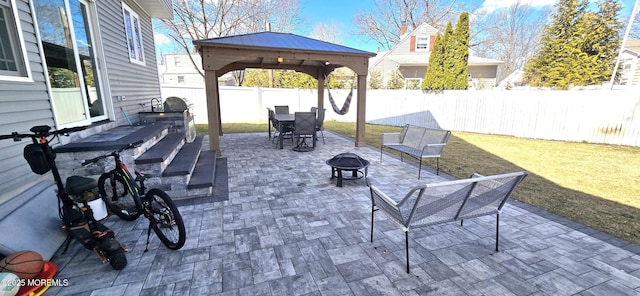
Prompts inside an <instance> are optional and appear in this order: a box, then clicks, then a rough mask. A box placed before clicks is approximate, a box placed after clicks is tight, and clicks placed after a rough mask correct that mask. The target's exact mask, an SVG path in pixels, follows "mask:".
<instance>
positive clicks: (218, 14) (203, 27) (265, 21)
mask: <svg viewBox="0 0 640 296" xmlns="http://www.w3.org/2000/svg"><path fill="white" fill-rule="evenodd" d="M173 11H174V18H173V19H172V20H161V22H159V23H157V26H156V32H159V33H161V34H165V35H167V36H168V37H169V38H170V39H171V40H172V41H173V42H174V43H176V44H178V45H179V46H180V47H181V48H182V49H184V51H185V52H186V53H189V57H190V59H191V62H192V63H193V65H194V67H195V65H196V63H195V62H194V60H193V57H192V56H191V53H192V52H193V43H192V42H193V41H194V40H201V39H208V38H216V37H222V36H229V35H235V34H246V33H254V32H260V31H264V30H266V28H272V29H273V30H275V31H280V32H290V31H291V30H292V29H293V28H294V27H295V26H296V25H297V24H298V22H300V19H299V17H298V15H299V11H300V7H299V5H298V0H174V1H173ZM196 69H197V67H196ZM198 72H200V75H202V76H203V77H204V73H203V72H202V71H201V70H200V69H198Z"/></svg>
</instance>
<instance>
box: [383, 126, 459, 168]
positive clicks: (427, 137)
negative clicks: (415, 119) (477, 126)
mask: <svg viewBox="0 0 640 296" xmlns="http://www.w3.org/2000/svg"><path fill="white" fill-rule="evenodd" d="M449 137H451V131H448V130H443V129H435V128H427V127H421V126H415V125H410V124H407V125H405V126H404V128H402V131H400V132H397V133H383V134H382V145H380V162H382V148H383V147H387V148H390V149H392V150H396V151H399V152H400V160H402V155H403V154H409V155H411V156H413V157H416V158H418V159H419V160H420V165H419V167H418V179H420V172H421V171H422V159H423V158H435V159H436V175H438V174H439V173H440V154H441V153H442V149H444V146H445V145H447V142H448V141H449Z"/></svg>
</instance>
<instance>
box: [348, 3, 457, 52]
mask: <svg viewBox="0 0 640 296" xmlns="http://www.w3.org/2000/svg"><path fill="white" fill-rule="evenodd" d="M462 11H463V9H462V7H461V5H459V4H458V3H457V1H456V0H375V7H374V8H372V9H371V10H369V11H364V12H362V13H359V14H357V15H356V16H355V17H354V21H355V23H356V28H357V32H358V34H359V35H360V36H363V37H364V38H367V39H369V40H373V41H375V42H376V43H378V44H379V45H380V47H381V48H382V49H383V50H385V49H389V48H391V47H392V46H394V45H395V44H396V43H398V41H400V39H401V38H402V36H401V35H402V32H401V30H402V28H403V26H405V25H406V26H407V27H408V29H409V30H411V29H413V28H416V27H417V26H418V25H420V24H421V23H423V22H426V23H428V24H429V25H431V26H434V27H435V28H439V29H444V28H445V27H446V25H447V23H448V22H450V21H451V22H455V20H456V19H457V17H458V14H459V13H460V12H462Z"/></svg>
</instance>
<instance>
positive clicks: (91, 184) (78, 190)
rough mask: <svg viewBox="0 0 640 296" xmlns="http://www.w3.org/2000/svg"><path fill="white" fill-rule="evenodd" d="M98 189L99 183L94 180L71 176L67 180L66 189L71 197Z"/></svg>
mask: <svg viewBox="0 0 640 296" xmlns="http://www.w3.org/2000/svg"><path fill="white" fill-rule="evenodd" d="M96 187H98V181H96V180H95V179H93V178H87V177H82V176H71V177H69V178H67V183H66V186H65V189H66V190H67V193H69V194H71V195H79V194H82V193H83V192H86V191H89V190H91V189H93V188H96Z"/></svg>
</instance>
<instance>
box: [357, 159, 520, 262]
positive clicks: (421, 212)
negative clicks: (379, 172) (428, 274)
mask: <svg viewBox="0 0 640 296" xmlns="http://www.w3.org/2000/svg"><path fill="white" fill-rule="evenodd" d="M526 176H527V172H524V171H522V172H515V173H507V174H501V175H493V176H486V177H485V176H482V175H479V174H472V175H471V176H470V177H469V178H468V179H462V180H455V181H444V182H438V183H432V184H425V185H420V186H416V187H413V188H411V189H410V190H409V192H408V193H407V194H406V195H405V196H404V198H402V199H401V200H400V201H396V200H395V199H393V198H391V197H389V196H387V195H386V194H385V193H384V192H382V191H381V190H380V189H379V188H378V187H376V186H375V185H373V184H371V180H369V179H367V184H369V187H370V191H371V203H372V205H371V242H373V221H374V213H375V212H376V211H378V210H382V212H384V213H385V214H386V215H387V216H388V217H389V218H390V219H391V220H392V221H393V222H395V223H397V224H399V225H400V226H402V228H403V231H404V233H405V248H406V257H407V273H409V229H410V228H411V227H418V226H428V225H436V224H442V223H447V222H453V221H458V220H459V221H460V225H461V226H462V225H463V222H464V219H470V218H476V217H480V216H487V215H493V214H495V215H496V252H497V251H498V235H499V221H500V213H501V212H502V207H503V206H504V204H505V202H506V201H507V198H509V196H510V195H511V192H513V190H514V189H515V188H516V186H517V185H518V184H519V183H520V182H521V181H522V180H523V179H524V178H525V177H526Z"/></svg>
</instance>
